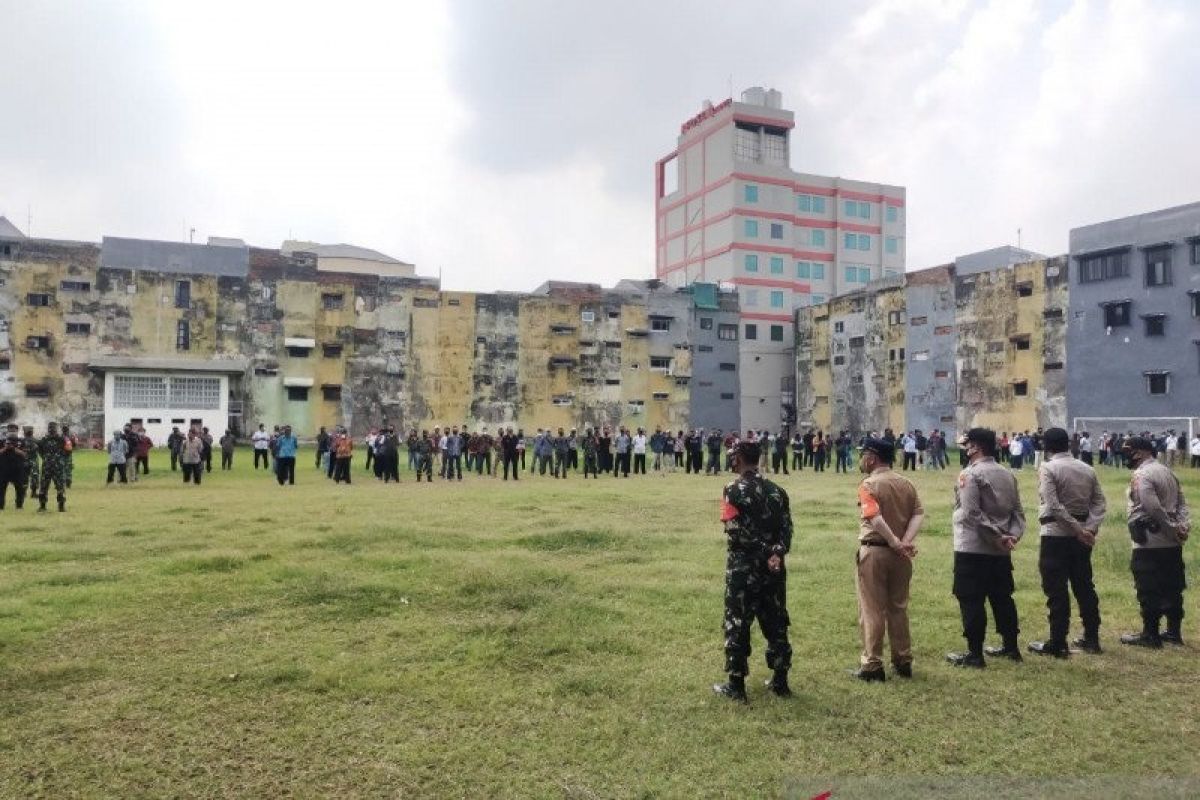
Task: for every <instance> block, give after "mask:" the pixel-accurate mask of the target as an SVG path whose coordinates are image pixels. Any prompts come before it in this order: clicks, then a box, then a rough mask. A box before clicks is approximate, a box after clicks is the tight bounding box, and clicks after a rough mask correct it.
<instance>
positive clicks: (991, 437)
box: [963, 428, 996, 456]
mask: <svg viewBox="0 0 1200 800" xmlns="http://www.w3.org/2000/svg"><path fill="white" fill-rule="evenodd" d="M963 441H965V442H972V443H974V444H977V445H979V446H980V447H982V448H983V449H984V450H986V451H987V453H988V455H990V456H994V455H995V454H996V432H995V431H994V430H992V429H991V428H971V430H969V431H967V435H966V436H964V437H963Z"/></svg>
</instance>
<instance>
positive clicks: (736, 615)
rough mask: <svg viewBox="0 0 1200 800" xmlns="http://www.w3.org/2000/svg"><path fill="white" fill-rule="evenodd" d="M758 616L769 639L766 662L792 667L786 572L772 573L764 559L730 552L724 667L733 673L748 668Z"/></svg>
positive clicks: (775, 667)
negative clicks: (751, 631) (752, 629)
mask: <svg viewBox="0 0 1200 800" xmlns="http://www.w3.org/2000/svg"><path fill="white" fill-rule="evenodd" d="M755 620H758V627H759V629H761V630H762V634H763V638H764V639H766V640H767V666H768V667H770V668H771V669H772V670H786V669H788V668H789V667H791V665H792V646H791V644H790V643H789V642H788V636H787V629H788V612H787V572H786V571H780V572H777V573H772V572H769V571H768V570H767V566H766V563H765V561H763V560H761V559H756V558H750V557H747V556H744V555H742V554H740V553H730V554H729V558H728V560H727V562H726V566H725V671H726V672H727V673H729V674H730V675H734V676H741V677H745V676H746V674H747V672H749V663H748V662H749V659H750V627H751V626H752V625H753V624H754V621H755Z"/></svg>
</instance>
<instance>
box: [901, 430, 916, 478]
mask: <svg viewBox="0 0 1200 800" xmlns="http://www.w3.org/2000/svg"><path fill="white" fill-rule="evenodd" d="M900 446H901V447H903V448H904V469H905V470H915V469H916V468H917V437H915V436H913V435H912V434H911V433H906V434H904V436H902V437H901V438H900Z"/></svg>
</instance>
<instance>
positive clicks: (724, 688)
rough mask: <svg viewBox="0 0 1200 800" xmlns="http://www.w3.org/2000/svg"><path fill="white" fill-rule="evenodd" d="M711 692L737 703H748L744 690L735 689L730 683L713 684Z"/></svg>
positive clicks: (740, 688)
mask: <svg viewBox="0 0 1200 800" xmlns="http://www.w3.org/2000/svg"><path fill="white" fill-rule="evenodd" d="M712 690H713V694H715V695H718V696H720V697H725V698H728V699H730V700H733V701H734V702H737V703H749V702H750V701H749V700H748V699H747V698H746V689H745V688H744V687H737V686H734V685H733V684H731V683H714V684H713V687H712Z"/></svg>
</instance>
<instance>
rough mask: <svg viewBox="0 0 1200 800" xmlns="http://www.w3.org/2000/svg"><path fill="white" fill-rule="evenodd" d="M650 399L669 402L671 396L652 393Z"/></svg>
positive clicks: (665, 393)
mask: <svg viewBox="0 0 1200 800" xmlns="http://www.w3.org/2000/svg"><path fill="white" fill-rule="evenodd" d="M651 397H652V398H654V399H655V400H670V399H671V395H670V394H668V393H667V392H654V394H652V395H651Z"/></svg>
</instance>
